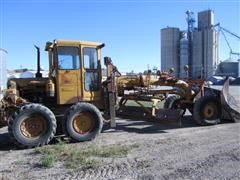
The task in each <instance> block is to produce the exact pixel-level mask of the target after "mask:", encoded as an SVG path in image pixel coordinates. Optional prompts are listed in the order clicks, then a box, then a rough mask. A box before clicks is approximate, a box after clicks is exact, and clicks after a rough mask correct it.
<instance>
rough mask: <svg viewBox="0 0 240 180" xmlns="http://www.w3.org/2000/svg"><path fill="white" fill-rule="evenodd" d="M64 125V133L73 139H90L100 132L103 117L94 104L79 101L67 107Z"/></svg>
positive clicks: (80, 140)
mask: <svg viewBox="0 0 240 180" xmlns="http://www.w3.org/2000/svg"><path fill="white" fill-rule="evenodd" d="M64 126H65V133H66V135H67V136H69V137H70V138H71V139H72V140H73V141H76V142H82V141H90V140H92V139H94V138H95V137H96V136H97V135H99V133H100V132H101V130H102V127H103V117H102V114H101V112H100V111H99V110H98V109H97V108H96V106H94V105H92V104H89V103H85V102H81V103H77V104H75V105H72V106H71V107H70V108H69V110H68V112H67V113H66V117H65V120H64Z"/></svg>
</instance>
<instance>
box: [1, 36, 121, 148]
mask: <svg viewBox="0 0 240 180" xmlns="http://www.w3.org/2000/svg"><path fill="white" fill-rule="evenodd" d="M35 47H36V49H37V64H38V66H37V73H36V77H34V78H26V79H23V78H16V79H11V80H9V81H8V83H7V90H6V92H5V95H4V97H3V99H2V100H1V103H0V127H3V126H8V131H9V134H10V136H11V138H12V139H13V141H14V142H15V143H16V145H18V146H19V147H23V148H31V147H36V146H42V145H45V144H48V143H49V142H50V141H51V140H52V138H53V137H54V135H55V133H56V128H57V126H61V124H62V125H63V130H64V132H65V134H66V135H67V136H69V137H70V138H71V139H72V140H74V141H87V140H91V139H93V138H95V137H96V136H97V135H98V134H99V133H100V131H101V129H102V126H103V120H109V119H110V120H112V121H111V126H115V121H114V116H115V102H116V89H115V76H117V75H119V74H120V73H119V72H118V70H117V68H116V67H115V66H114V65H113V64H112V61H111V58H109V57H104V63H105V65H106V67H107V80H106V81H104V82H102V67H101V63H100V59H101V48H103V47H104V44H102V43H97V42H86V41H75V40H74V41H69V40H55V41H54V42H47V43H46V47H45V50H46V51H48V57H49V76H48V77H47V78H44V77H42V74H41V72H40V49H39V48H38V47H37V46H35ZM103 117H104V118H103ZM57 119H59V121H57ZM60 121H61V122H62V123H58V122H60Z"/></svg>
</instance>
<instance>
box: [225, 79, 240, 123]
mask: <svg viewBox="0 0 240 180" xmlns="http://www.w3.org/2000/svg"><path fill="white" fill-rule="evenodd" d="M221 104H222V116H223V119H228V120H231V121H233V122H240V101H237V100H236V99H235V98H234V97H233V96H231V95H230V94H229V78H228V79H226V81H225V83H224V85H223V89H222V91H221Z"/></svg>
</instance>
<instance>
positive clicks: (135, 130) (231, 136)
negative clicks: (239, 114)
mask: <svg viewBox="0 0 240 180" xmlns="http://www.w3.org/2000/svg"><path fill="white" fill-rule="evenodd" d="M91 143H95V144H100V145H111V144H125V145H131V144H136V143H137V144H138V145H140V146H139V148H136V149H133V150H131V151H130V152H129V153H128V155H127V157H115V158H109V159H108V160H107V163H103V164H102V166H100V167H99V168H97V169H94V170H93V169H88V170H84V171H83V170H75V171H71V170H69V169H66V168H64V166H63V164H61V163H60V162H59V163H57V164H55V165H54V166H53V167H51V168H43V167H41V166H40V158H41V155H40V154H36V153H35V150H34V149H27V150H17V149H15V148H14V146H13V145H12V144H11V142H10V141H9V137H8V134H7V129H6V128H1V129H0V179H149V180H150V179H240V123H238V124H234V123H224V124H219V125H215V126H205V127H201V126H196V125H195V123H194V122H193V120H192V118H191V116H187V115H185V116H184V119H183V122H182V128H177V127H176V126H173V125H167V124H164V123H159V122H147V121H143V120H129V119H120V118H119V119H118V120H117V128H116V129H109V128H107V127H105V128H104V130H103V132H102V133H101V134H100V136H98V137H97V138H96V140H94V141H92V142H86V143H75V144H67V146H72V145H74V146H76V148H81V147H83V146H85V145H86V144H91ZM103 162H104V161H103Z"/></svg>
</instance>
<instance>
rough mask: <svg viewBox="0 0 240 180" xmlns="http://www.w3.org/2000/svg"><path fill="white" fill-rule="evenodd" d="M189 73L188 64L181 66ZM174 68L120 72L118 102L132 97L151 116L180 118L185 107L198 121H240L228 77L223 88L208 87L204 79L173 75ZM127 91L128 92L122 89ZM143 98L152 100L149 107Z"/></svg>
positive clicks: (212, 122)
mask: <svg viewBox="0 0 240 180" xmlns="http://www.w3.org/2000/svg"><path fill="white" fill-rule="evenodd" d="M184 70H185V71H186V75H188V67H187V66H186V67H184ZM172 72H174V69H170V70H169V71H165V72H160V71H158V72H157V78H156V77H154V76H156V75H151V71H149V72H148V73H147V74H146V75H140V76H137V75H135V76H121V77H119V78H118V81H117V86H118V87H117V89H118V92H119V94H120V95H121V96H122V98H121V100H120V102H119V106H120V108H121V107H124V106H125V105H126V103H127V101H128V100H132V101H135V102H136V103H137V104H139V105H140V106H141V107H142V108H144V109H145V111H146V112H148V114H150V115H151V116H152V117H156V118H158V119H161V120H166V121H168V120H170V119H173V120H175V121H178V122H179V121H180V123H179V124H181V117H182V116H183V114H184V113H185V111H186V110H187V109H188V110H189V111H190V112H191V113H192V115H193V118H194V120H195V121H196V123H197V124H200V125H212V124H217V123H219V122H220V121H221V120H222V119H225V120H230V121H234V122H239V121H240V108H239V107H236V103H233V102H234V101H230V100H229V99H233V97H230V95H229V79H228V78H227V79H226V81H225V83H224V86H223V89H222V91H221V90H216V89H213V88H210V87H209V86H208V85H207V84H206V82H205V81H204V80H203V79H196V80H190V79H189V78H188V77H187V76H186V78H185V79H179V78H177V77H174V76H172V75H171V74H172ZM125 91H127V93H124V92H125ZM143 101H151V102H152V108H151V110H149V108H146V107H145V106H144V104H143V103H142V102H143ZM160 101H164V104H163V107H162V108H160V109H157V108H156V106H157V103H158V102H160Z"/></svg>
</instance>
